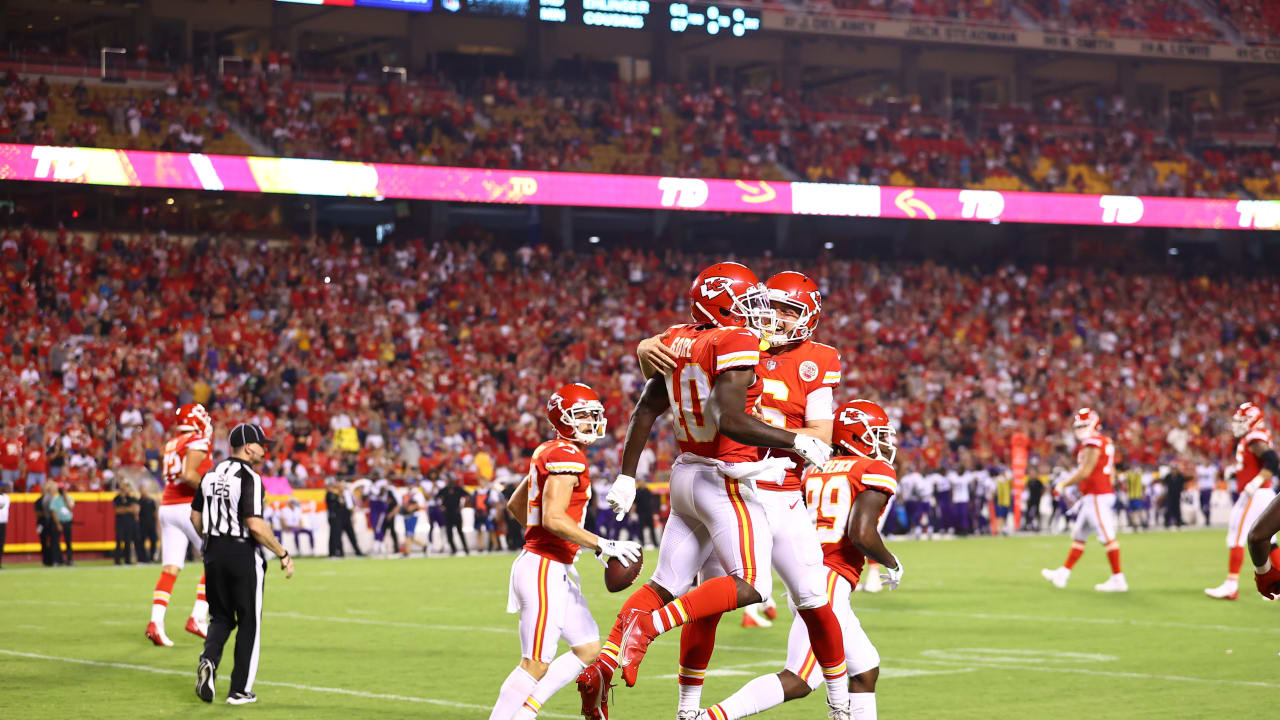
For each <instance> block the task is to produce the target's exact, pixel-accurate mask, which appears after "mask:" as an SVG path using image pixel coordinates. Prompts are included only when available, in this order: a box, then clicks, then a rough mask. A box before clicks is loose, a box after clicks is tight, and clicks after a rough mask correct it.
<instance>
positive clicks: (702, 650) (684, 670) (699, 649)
mask: <svg viewBox="0 0 1280 720" xmlns="http://www.w3.org/2000/svg"><path fill="white" fill-rule="evenodd" d="M721 617H724V616H723V615H712V616H710V617H704V618H699V619H697V620H694V621H692V622H688V623H685V624H684V626H683V627H681V628H680V674H679V676H678V680H679V683H680V684H681V685H701V684H702V680H703V678H704V677H705V676H706V674H707V666H708V665H710V664H711V653H712V651H714V650H715V649H716V626H717V625H719V624H720V618H721Z"/></svg>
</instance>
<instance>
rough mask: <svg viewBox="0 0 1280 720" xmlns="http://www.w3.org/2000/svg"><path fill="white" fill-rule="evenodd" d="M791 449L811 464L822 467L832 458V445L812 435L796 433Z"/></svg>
mask: <svg viewBox="0 0 1280 720" xmlns="http://www.w3.org/2000/svg"><path fill="white" fill-rule="evenodd" d="M791 449H793V450H795V451H796V453H797V454H799V455H800V457H802V458H804V461H805V462H807V463H809V464H810V465H815V466H817V467H822V466H823V465H825V464H826V463H827V461H828V460H830V459H831V446H830V445H828V444H826V443H824V442H822V441H821V440H819V439H818V438H816V437H814V436H812V435H801V434H799V433H797V434H796V439H795V441H794V442H793V443H792V446H791Z"/></svg>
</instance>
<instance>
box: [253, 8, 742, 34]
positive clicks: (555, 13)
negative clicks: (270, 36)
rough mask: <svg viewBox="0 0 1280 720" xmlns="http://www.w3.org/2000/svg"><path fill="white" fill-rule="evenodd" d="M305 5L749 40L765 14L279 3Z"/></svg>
mask: <svg viewBox="0 0 1280 720" xmlns="http://www.w3.org/2000/svg"><path fill="white" fill-rule="evenodd" d="M276 1H277V2H290V3H299V4H304V5H331V6H332V5H339V6H345V7H373V8H384V9H391V10H409V11H413V12H434V13H446V14H467V15H487V16H491V17H526V16H528V14H529V13H530V12H535V13H536V16H537V18H538V20H540V21H541V22H545V23H561V24H566V25H583V26H589V27H607V28H619V29H624V30H644V29H645V28H647V27H650V26H651V23H652V25H653V26H655V27H657V28H659V29H666V30H669V31H670V32H672V33H680V34H688V33H695V34H705V35H712V36H717V37H725V38H728V37H744V36H746V35H748V34H751V33H754V32H756V31H758V30H759V29H760V11H759V10H758V9H755V8H747V7H742V6H740V5H736V4H733V3H697V2H693V3H689V2H670V3H669V2H650V0H276Z"/></svg>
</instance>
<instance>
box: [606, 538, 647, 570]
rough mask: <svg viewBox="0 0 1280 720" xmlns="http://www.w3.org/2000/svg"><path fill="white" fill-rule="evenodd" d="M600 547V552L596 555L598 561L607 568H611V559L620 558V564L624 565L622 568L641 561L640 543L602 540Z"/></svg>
mask: <svg viewBox="0 0 1280 720" xmlns="http://www.w3.org/2000/svg"><path fill="white" fill-rule="evenodd" d="M599 547H600V551H599V552H597V553H596V559H597V560H599V561H600V564H601V565H604V566H605V567H608V566H609V558H611V557H616V558H618V562H620V563H622V567H630V565H631V563H633V562H635V561H637V560H639V559H640V543H638V542H631V541H630V540H605V539H604V538H600V543H599Z"/></svg>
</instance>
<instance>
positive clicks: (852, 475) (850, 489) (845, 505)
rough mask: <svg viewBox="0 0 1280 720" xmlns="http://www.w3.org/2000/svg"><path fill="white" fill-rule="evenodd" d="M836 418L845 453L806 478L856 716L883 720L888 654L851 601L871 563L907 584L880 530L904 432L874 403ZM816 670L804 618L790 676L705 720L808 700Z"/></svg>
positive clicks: (892, 580)
mask: <svg viewBox="0 0 1280 720" xmlns="http://www.w3.org/2000/svg"><path fill="white" fill-rule="evenodd" d="M835 415H836V421H835V429H834V431H833V433H832V434H833V439H834V440H835V445H836V451H837V453H838V454H837V455H836V457H833V458H831V459H830V460H829V461H827V463H826V464H825V465H823V466H822V467H821V468H814V469H813V471H811V472H810V473H809V474H808V475H807V476H806V478H805V497H806V499H807V502H808V506H809V508H808V514H809V519H808V522H809V524H810V526H811V527H816V528H817V533H818V537H819V538H820V539H821V541H822V552H823V564H824V566H825V567H824V568H823V569H824V571H825V577H826V592H827V593H828V597H829V599H830V601H831V604H832V607H834V608H835V612H836V616H837V617H839V618H840V629H841V632H842V633H843V635H844V652H845V661H846V662H847V663H848V666H849V698H850V709H851V711H852V717H854V718H857V720H875V718H876V696H875V691H876V679H877V678H878V677H879V675H880V654H879V653H878V652H877V651H876V648H875V646H874V645H872V644H871V640H870V639H869V638H868V637H867V633H866V632H865V631H864V630H863V629H862V625H861V623H859V622H858V618H857V616H856V615H854V613H853V608H851V607H850V605H849V601H850V597H849V596H850V594H851V593H852V592H853V588H854V586H856V585H857V584H858V579H859V577H860V576H861V575H862V574H863V560H864V559H866V560H876V561H877V562H878V564H879V565H878V566H879V567H881V568H885V570H884V575H883V577H882V580H883V584H884V587H885V588H887V589H889V590H893V589H895V588H897V587H898V583H900V582H901V581H902V563H901V562H899V561H898V558H896V557H895V556H894V555H893V553H891V552H889V550H888V548H886V547H885V546H884V539H883V538H882V537H881V536H880V530H879V525H880V520H881V518H882V517H883V516H884V514H885V511H886V510H887V509H888V507H889V501H890V500H891V499H892V498H893V494H894V491H895V490H896V487H897V480H896V478H897V474H896V473H895V472H894V469H893V459H894V456H895V455H896V454H897V446H896V444H895V435H896V432H895V431H894V429H893V426H892V425H891V424H890V423H889V418H888V416H887V415H886V414H885V412H884V410H883V409H882V408H881V407H880V406H879V405H877V404H875V403H873V402H870V401H867V400H854V401H852V402H849V403H845V404H844V405H843V406H841V407H840V409H839V410H838V411H837V412H836V414H835ZM871 491H874V492H871ZM889 568H891V569H889ZM871 571H872V568H871V567H868V568H867V572H871ZM815 666H816V663H815V660H814V657H813V650H812V647H811V646H810V645H809V634H808V631H807V630H806V629H805V627H804V624H803V623H802V622H801V620H800V618H798V617H797V618H796V619H795V620H794V621H793V622H792V623H791V634H790V636H789V637H788V639H787V664H786V669H785V670H783V671H782V672H779V673H776V674H774V675H762V676H760V677H758V678H756V679H754V680H752V681H751V682H749V683H747V684H746V685H744V686H743V687H742V689H740V690H738V692H736V693H734V694H733V695H731V696H729V698H728V699H727V700H724V701H723V702H720V703H717V704H715V705H712V706H711V707H709V708H707V709H706V710H704V711H703V712H702V713H700V714H699V715H697V716H696V717H697V720H737V718H744V717H747V716H749V715H754V714H756V713H760V712H764V711H765V710H768V709H769V708H771V707H775V706H777V705H781V704H782V703H784V702H787V701H788V700H796V699H798V698H802V697H804V696H806V695H808V694H809V692H810V691H812V690H815V689H817V687H818V685H820V684H821V683H822V681H821V679H820V678H821V676H820V674H819V673H817V672H815V670H816V667H815Z"/></svg>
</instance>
